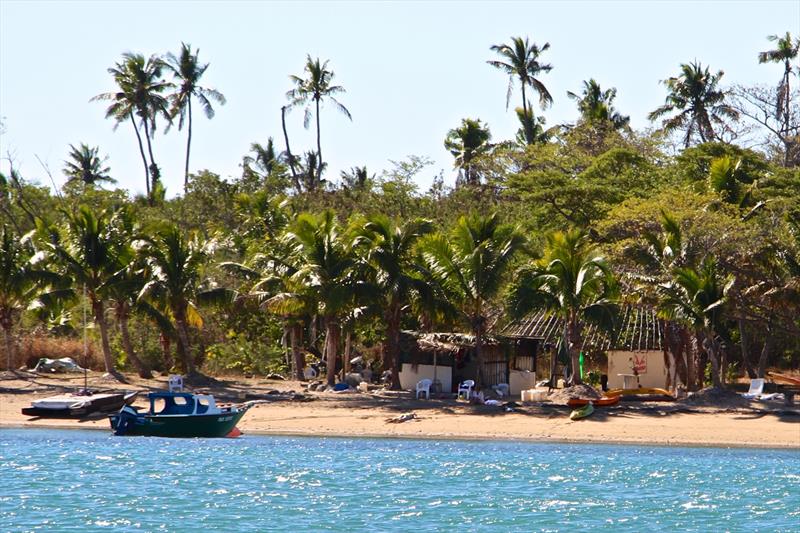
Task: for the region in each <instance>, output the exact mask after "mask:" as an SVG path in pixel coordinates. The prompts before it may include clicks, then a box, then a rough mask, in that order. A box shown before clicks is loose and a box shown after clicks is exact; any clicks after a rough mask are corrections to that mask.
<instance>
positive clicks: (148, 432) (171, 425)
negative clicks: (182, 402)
mask: <svg viewBox="0 0 800 533" xmlns="http://www.w3.org/2000/svg"><path fill="white" fill-rule="evenodd" d="M244 413H245V410H244V409H242V410H239V411H234V412H227V413H218V414H210V415H189V416H181V415H167V416H163V415H162V416H159V415H156V416H151V415H137V416H136V417H135V418H133V417H131V418H130V419H129V420H128V421H127V422H121V421H120V417H124V416H125V415H124V414H123V412H121V413H118V414H114V415H111V416H110V417H109V418H110V420H111V429H113V430H114V434H115V435H126V436H127V435H132V436H144V437H170V438H193V437H203V438H215V437H225V436H227V435H228V434H229V433H230V432H231V431H232V430H233V428H234V427H236V424H237V423H238V422H239V420H241V418H242V416H244ZM120 424H122V425H120Z"/></svg>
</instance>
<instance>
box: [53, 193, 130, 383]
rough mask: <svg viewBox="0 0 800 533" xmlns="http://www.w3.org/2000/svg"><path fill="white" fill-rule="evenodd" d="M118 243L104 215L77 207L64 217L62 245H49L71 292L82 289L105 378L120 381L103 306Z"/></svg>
mask: <svg viewBox="0 0 800 533" xmlns="http://www.w3.org/2000/svg"><path fill="white" fill-rule="evenodd" d="M120 244H121V239H120V235H119V234H118V232H117V227H116V225H115V224H113V223H112V215H111V213H109V212H108V211H105V210H104V211H100V212H97V213H95V212H94V211H92V209H91V208H89V207H88V206H85V205H84V206H80V207H79V208H78V209H77V210H76V211H75V212H74V213H68V214H67V226H66V232H65V236H64V240H63V242H54V243H50V247H51V249H52V250H53V253H54V255H55V258H56V259H57V260H58V261H59V262H60V263H61V265H62V266H63V267H64V269H65V271H66V272H67V273H68V275H69V276H70V277H71V278H72V280H73V288H74V290H75V291H76V292H77V291H78V290H80V289H79V288H85V291H86V297H87V298H88V299H89V303H90V305H91V309H92V316H93V318H94V323H95V324H96V325H97V327H98V328H99V329H100V340H101V346H102V349H103V363H104V365H105V370H106V372H107V373H108V374H110V375H112V376H114V377H115V378H116V379H118V380H120V381H123V377H122V374H120V373H119V372H118V371H117V369H116V365H115V364H114V359H113V358H112V356H111V345H110V343H109V337H108V321H107V320H106V306H107V303H108V300H109V289H110V287H111V285H112V280H113V278H114V274H115V272H116V271H117V270H118V267H119V265H120V264H121V258H120V257H119V253H120Z"/></svg>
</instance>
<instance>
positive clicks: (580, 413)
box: [569, 403, 594, 420]
mask: <svg viewBox="0 0 800 533" xmlns="http://www.w3.org/2000/svg"><path fill="white" fill-rule="evenodd" d="M592 413H594V407H593V406H592V404H590V403H587V404H586V405H584V406H583V407H581V408H579V409H575V410H574V411H572V412H571V413H570V414H569V419H570V420H580V419H581V418H586V417H587V416H589V415H590V414H592Z"/></svg>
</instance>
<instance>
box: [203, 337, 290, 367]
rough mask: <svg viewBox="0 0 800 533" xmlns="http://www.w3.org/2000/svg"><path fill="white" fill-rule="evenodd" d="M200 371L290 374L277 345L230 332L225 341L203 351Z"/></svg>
mask: <svg viewBox="0 0 800 533" xmlns="http://www.w3.org/2000/svg"><path fill="white" fill-rule="evenodd" d="M203 369H204V370H205V371H207V372H209V373H211V374H224V373H228V372H235V373H242V374H259V375H267V374H270V373H277V374H282V375H287V374H288V372H289V369H288V368H287V366H286V360H285V358H284V352H283V349H281V347H280V346H276V345H274V344H266V343H264V342H260V341H257V340H250V339H247V338H246V337H245V336H243V335H239V334H237V333H233V332H231V333H229V335H228V338H227V340H225V341H224V342H219V343H216V344H212V345H210V346H209V347H207V348H206V353H205V362H204V365H203Z"/></svg>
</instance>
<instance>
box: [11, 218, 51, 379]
mask: <svg viewBox="0 0 800 533" xmlns="http://www.w3.org/2000/svg"><path fill="white" fill-rule="evenodd" d="M41 259H42V257H41V255H39V254H36V251H35V250H34V248H33V246H32V245H31V243H30V240H29V239H27V238H22V239H21V238H20V237H19V236H18V235H16V234H14V233H13V232H12V231H11V230H10V229H9V228H8V227H6V226H3V228H2V232H1V233H0V327H2V328H3V334H4V337H5V349H6V369H7V370H11V364H12V361H13V360H14V353H15V351H16V350H15V345H16V343H15V342H14V326H15V324H16V322H17V320H18V319H19V317H20V315H21V314H22V313H23V312H24V311H25V310H26V309H28V307H29V306H30V305H31V304H33V303H34V301H35V300H36V299H37V297H39V295H40V292H41V291H42V289H43V288H44V286H45V285H46V284H47V283H52V282H55V281H58V279H59V278H58V276H57V275H56V274H55V273H53V272H50V271H49V270H47V269H45V268H42V267H41V265H40V261H41Z"/></svg>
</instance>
